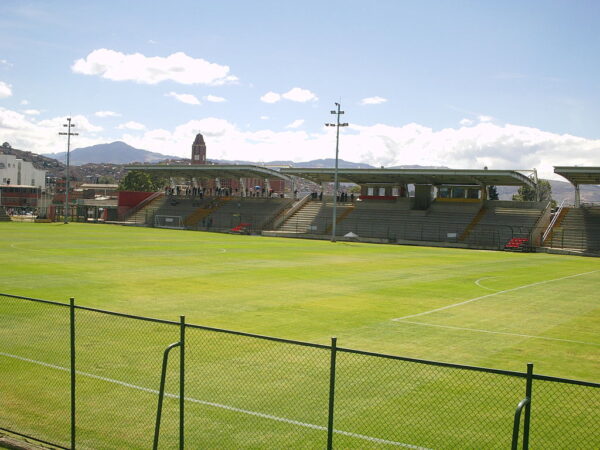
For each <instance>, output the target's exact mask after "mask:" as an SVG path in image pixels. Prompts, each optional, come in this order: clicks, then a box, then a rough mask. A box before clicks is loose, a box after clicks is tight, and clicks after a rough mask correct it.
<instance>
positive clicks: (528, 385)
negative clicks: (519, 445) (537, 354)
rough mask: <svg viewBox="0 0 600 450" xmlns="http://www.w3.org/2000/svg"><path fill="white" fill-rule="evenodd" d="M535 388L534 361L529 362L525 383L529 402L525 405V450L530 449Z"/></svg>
mask: <svg viewBox="0 0 600 450" xmlns="http://www.w3.org/2000/svg"><path fill="white" fill-rule="evenodd" d="M532 390H533V363H527V383H526V384H525V397H527V398H528V399H529V403H527V405H526V406H525V417H524V418H523V450H528V449H529V424H530V420H531V394H532Z"/></svg>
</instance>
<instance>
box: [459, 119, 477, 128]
mask: <svg viewBox="0 0 600 450" xmlns="http://www.w3.org/2000/svg"><path fill="white" fill-rule="evenodd" d="M458 123H459V124H460V125H462V126H463V127H468V126H471V125H473V124H474V123H475V122H474V121H473V120H471V119H467V118H464V119H461V121H460V122H458Z"/></svg>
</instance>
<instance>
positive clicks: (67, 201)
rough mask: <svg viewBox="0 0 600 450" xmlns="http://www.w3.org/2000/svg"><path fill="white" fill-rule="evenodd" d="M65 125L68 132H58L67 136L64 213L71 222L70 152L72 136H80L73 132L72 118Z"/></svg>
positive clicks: (68, 118)
mask: <svg viewBox="0 0 600 450" xmlns="http://www.w3.org/2000/svg"><path fill="white" fill-rule="evenodd" d="M63 127H67V132H66V133H63V132H59V133H58V134H59V135H61V136H67V187H66V190H65V208H64V209H65V210H64V212H63V214H64V216H65V217H64V219H65V222H64V223H69V214H68V211H69V188H70V187H71V183H70V180H69V157H70V152H71V136H79V133H71V128H74V127H75V124H74V123H71V118H70V117H67V123H65V124H63Z"/></svg>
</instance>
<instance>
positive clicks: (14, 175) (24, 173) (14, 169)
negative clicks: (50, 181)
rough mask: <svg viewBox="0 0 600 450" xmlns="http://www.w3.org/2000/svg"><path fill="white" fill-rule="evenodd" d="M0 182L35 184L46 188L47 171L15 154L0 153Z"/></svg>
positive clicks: (22, 184)
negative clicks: (37, 167)
mask: <svg viewBox="0 0 600 450" xmlns="http://www.w3.org/2000/svg"><path fill="white" fill-rule="evenodd" d="M0 184H1V185H7V184H11V185H18V186H35V187H39V188H40V189H42V190H44V189H46V171H45V170H39V169H36V168H35V167H33V164H32V163H30V162H28V161H23V160H22V159H19V158H17V157H16V156H15V155H3V154H0Z"/></svg>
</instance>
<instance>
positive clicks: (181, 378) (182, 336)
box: [179, 316, 185, 450]
mask: <svg viewBox="0 0 600 450" xmlns="http://www.w3.org/2000/svg"><path fill="white" fill-rule="evenodd" d="M179 319H180V323H181V327H180V337H179V341H180V342H181V346H180V347H179V448H180V449H181V450H183V448H184V442H185V410H184V407H185V316H180V317H179Z"/></svg>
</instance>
